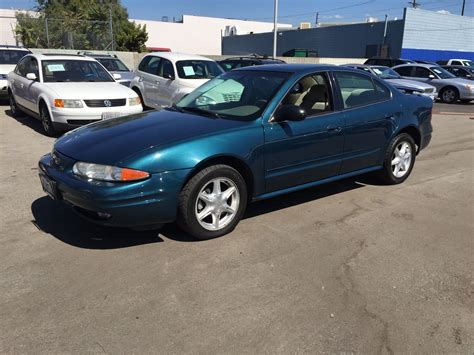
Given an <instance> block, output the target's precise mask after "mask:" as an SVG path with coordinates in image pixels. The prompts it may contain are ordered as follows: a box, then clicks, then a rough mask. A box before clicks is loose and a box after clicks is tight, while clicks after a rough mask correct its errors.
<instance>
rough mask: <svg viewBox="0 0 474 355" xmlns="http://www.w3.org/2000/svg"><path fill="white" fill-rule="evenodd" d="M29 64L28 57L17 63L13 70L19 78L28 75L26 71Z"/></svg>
mask: <svg viewBox="0 0 474 355" xmlns="http://www.w3.org/2000/svg"><path fill="white" fill-rule="evenodd" d="M29 64H30V57H26V58H23V59H22V60H20V61H19V62H18V64H17V66H16V68H15V73H16V74H18V75H20V76H23V77H26V74H28V69H29V66H30V65H29Z"/></svg>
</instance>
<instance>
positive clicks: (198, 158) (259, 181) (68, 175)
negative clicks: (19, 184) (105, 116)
mask: <svg viewBox="0 0 474 355" xmlns="http://www.w3.org/2000/svg"><path fill="white" fill-rule="evenodd" d="M432 106H433V103H432V101H431V100H430V99H428V98H426V97H423V96H418V95H404V94H402V93H400V92H399V91H398V90H396V89H395V88H393V87H391V86H389V85H387V84H386V83H385V82H384V81H382V80H380V79H378V78H376V77H374V76H373V75H370V74H366V73H363V72H360V71H358V70H354V69H350V68H344V67H337V66H332V65H331V66H330V65H289V64H282V65H265V66H254V67H246V68H241V69H236V70H232V71H230V72H227V73H225V74H223V75H221V76H219V77H218V78H215V79H213V80H211V81H210V82H208V83H206V84H204V85H203V86H201V87H199V88H198V89H196V90H194V91H193V92H192V93H190V94H189V95H187V96H186V97H184V98H183V99H181V100H180V101H179V102H178V103H177V104H176V105H174V106H171V107H168V108H164V109H162V110H160V111H150V112H146V113H143V114H140V115H135V116H129V117H121V118H118V119H116V120H111V121H107V122H98V123H93V124H91V125H88V126H85V127H82V128H79V129H77V130H75V131H73V132H70V133H69V134H68V135H67V136H64V137H62V138H60V139H59V140H57V141H56V143H55V145H54V148H53V151H52V153H49V154H46V155H45V156H43V157H42V158H41V160H40V161H39V174H40V179H41V183H42V186H43V189H44V190H45V191H46V193H47V194H49V195H50V196H51V197H52V198H54V199H58V200H62V201H64V202H66V203H67V204H70V205H72V206H73V208H74V210H75V211H77V212H78V213H79V214H80V215H81V216H83V217H85V218H87V219H89V220H91V221H94V222H96V223H100V224H103V225H109V226H119V227H131V228H138V229H144V228H148V227H150V226H153V227H158V226H159V225H162V224H164V223H171V222H173V221H178V225H179V226H180V227H181V228H183V229H184V230H185V231H187V232H188V233H189V234H191V235H193V236H194V237H196V238H198V239H208V238H214V237H218V236H221V235H223V234H226V233H228V232H230V231H232V230H233V229H234V227H235V226H236V225H237V223H238V222H239V220H240V219H241V218H242V216H243V213H244V211H245V208H246V205H247V202H250V201H255V200H261V199H266V198H271V197H274V196H277V195H281V194H285V193H288V192H292V191H296V190H300V189H304V188H308V187H311V186H316V185H320V184H323V183H326V182H330V181H335V180H339V179H343V178H347V177H349V176H353V175H358V174H361V173H368V172H376V173H377V174H378V175H379V176H380V177H381V179H382V180H383V181H385V182H386V183H388V184H399V183H401V182H403V181H405V179H407V177H408V176H409V175H410V172H411V171H412V169H413V166H414V163H415V157H416V154H418V153H419V152H420V150H422V149H423V148H425V147H426V146H427V145H428V143H429V142H430V139H431V132H432V126H431V113H432Z"/></svg>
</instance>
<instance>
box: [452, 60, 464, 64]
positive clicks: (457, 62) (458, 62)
mask: <svg viewBox="0 0 474 355" xmlns="http://www.w3.org/2000/svg"><path fill="white" fill-rule="evenodd" d="M451 65H462V63H461V62H460V61H459V60H453V61H451Z"/></svg>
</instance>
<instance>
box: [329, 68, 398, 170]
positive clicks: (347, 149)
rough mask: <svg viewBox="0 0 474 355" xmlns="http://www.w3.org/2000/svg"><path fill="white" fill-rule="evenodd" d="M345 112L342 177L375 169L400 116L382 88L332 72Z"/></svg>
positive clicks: (354, 76) (364, 79) (360, 77)
mask: <svg viewBox="0 0 474 355" xmlns="http://www.w3.org/2000/svg"><path fill="white" fill-rule="evenodd" d="M334 76H335V79H336V83H337V92H338V94H339V95H340V99H341V101H342V105H343V112H344V126H343V130H344V137H345V143H344V157H343V161H342V167H341V174H345V173H350V172H353V171H358V170H363V169H366V168H371V167H375V166H378V165H380V164H381V163H382V161H383V156H384V154H385V149H386V147H387V144H388V139H389V138H390V137H391V136H392V132H393V131H394V129H395V127H396V122H397V121H398V120H399V119H400V117H401V115H402V112H401V108H400V107H399V106H397V104H396V102H395V100H393V99H392V93H391V91H390V89H389V88H388V87H386V86H385V84H383V83H381V82H380V81H378V80H375V79H373V78H371V77H370V76H368V75H365V74H362V73H361V74H359V73H354V72H343V71H337V72H334Z"/></svg>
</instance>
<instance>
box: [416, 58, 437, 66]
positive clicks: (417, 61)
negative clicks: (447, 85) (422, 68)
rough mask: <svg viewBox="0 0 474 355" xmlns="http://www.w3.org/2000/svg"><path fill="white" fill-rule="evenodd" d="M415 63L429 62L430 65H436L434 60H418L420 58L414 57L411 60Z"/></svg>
mask: <svg viewBox="0 0 474 355" xmlns="http://www.w3.org/2000/svg"><path fill="white" fill-rule="evenodd" d="M413 61H414V62H415V63H418V64H431V65H438V63H436V62H432V61H431V60H420V59H414V60H413Z"/></svg>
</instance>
